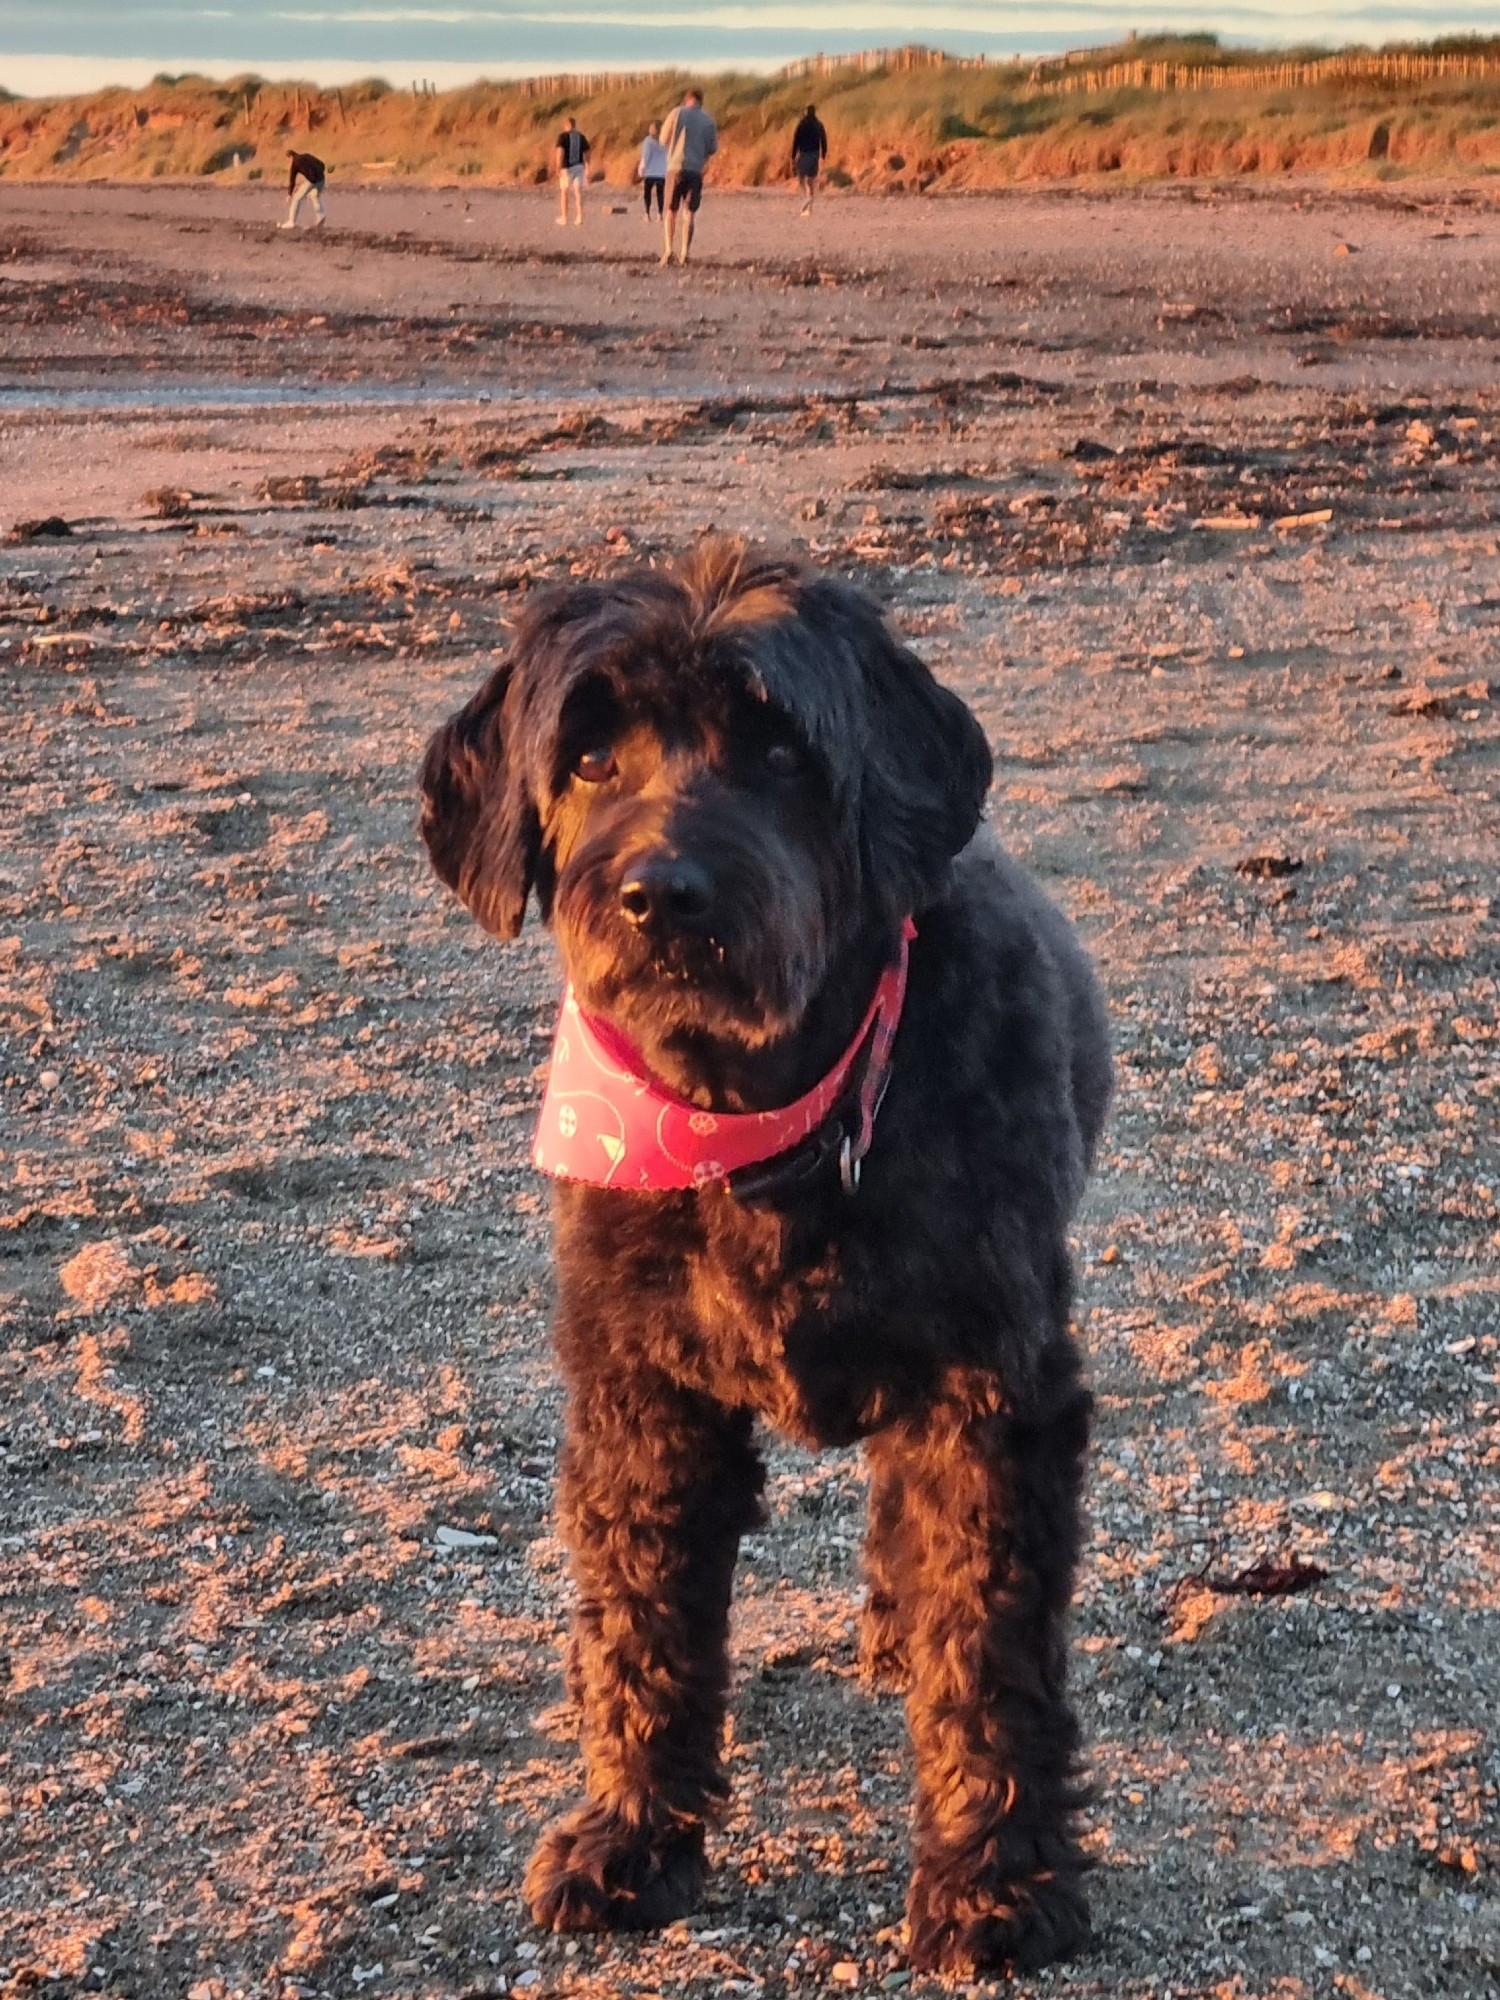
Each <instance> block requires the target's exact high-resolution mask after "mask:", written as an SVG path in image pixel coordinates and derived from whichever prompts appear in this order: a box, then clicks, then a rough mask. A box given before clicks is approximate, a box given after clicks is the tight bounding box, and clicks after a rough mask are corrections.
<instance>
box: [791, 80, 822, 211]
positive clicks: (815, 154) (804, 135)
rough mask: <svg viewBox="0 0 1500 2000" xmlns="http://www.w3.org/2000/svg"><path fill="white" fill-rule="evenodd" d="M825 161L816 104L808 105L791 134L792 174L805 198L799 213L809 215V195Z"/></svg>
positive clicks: (816, 185) (810, 205)
mask: <svg viewBox="0 0 1500 2000" xmlns="http://www.w3.org/2000/svg"><path fill="white" fill-rule="evenodd" d="M827 158H828V134H827V133H826V132H825V131H824V130H823V121H822V120H821V119H820V118H819V116H818V107H817V105H816V104H809V105H808V107H807V109H806V111H804V112H803V114H802V117H801V119H800V120H799V122H798V125H797V129H796V131H795V132H794V133H793V134H792V172H793V174H794V175H795V176H796V179H797V185H798V187H799V188H800V189H801V190H802V193H803V195H804V197H805V199H804V201H803V203H802V213H803V214H804V215H811V214H812V205H813V196H814V195H815V194H816V193H817V188H818V169H819V168H820V167H821V166H822V164H823V162H824V161H825V160H826V159H827Z"/></svg>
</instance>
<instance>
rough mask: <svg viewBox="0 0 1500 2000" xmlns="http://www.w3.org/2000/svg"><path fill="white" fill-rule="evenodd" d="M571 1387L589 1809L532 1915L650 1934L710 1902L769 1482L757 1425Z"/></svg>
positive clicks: (564, 1838)
mask: <svg viewBox="0 0 1500 2000" xmlns="http://www.w3.org/2000/svg"><path fill="white" fill-rule="evenodd" d="M570 1373H571V1374H572V1375H573V1379H572V1381H571V1383H570V1387H571V1391H572V1394H571V1401H570V1405H569V1412H568V1429H567V1437H566V1440H565V1443H564V1447H563V1463H562V1478H561V1484H560V1492H559V1509H560V1515H561V1525H562V1530H563V1535H564V1538H565V1539H566V1541H567V1543H568V1545H569V1548H570V1551H571V1554H572V1561H573V1571H574V1575H575V1577H576V1579H577V1583H578V1597H579V1602H578V1611H577V1616H576V1621H575V1626H574V1642H575V1648H576V1660H575V1665H576V1672H575V1676H574V1678H575V1686H576V1692H577V1694H578V1697H579V1701H580V1704H581V1708H582V1717H583V1752H584V1763H585V1770H586V1777H587V1791H588V1800H587V1803H586V1804H584V1805H582V1806H580V1807H579V1808H578V1809H577V1810H576V1811H575V1812H573V1813H570V1814H569V1815H568V1816H567V1817H566V1818H564V1819H561V1820H559V1821H557V1822H556V1823H555V1824H554V1825H553V1826H551V1827H549V1828H548V1830H547V1832H546V1833H545V1834H544V1836H543V1838H542V1841H541V1844H540V1846H539V1847H538V1848H537V1851H536V1853H535V1854H534V1855H533V1857H532V1860H531V1866H530V1868H529V1869H528V1870H527V1875H526V1899H527V1902H528V1903H529V1904H530V1907H531V1913H532V1915H533V1917H534V1918H535V1919H536V1921H537V1922H538V1923H539V1924H541V1925H542V1926H543V1927H544V1928H546V1929H549V1930H557V1931H576V1930H610V1929H619V1930H651V1929H655V1928H656V1927H657V1926H658V1925H661V1924H669V1923H672V1922H674V1921H675V1920H676V1919H677V1918H678V1917H681V1916H684V1915H685V1914H686V1913H687V1912H688V1911H690V1910H692V1909H693V1908H694V1907H695V1906H696V1904H697V1901H698V1896H699V1893H700V1891H701V1889H702V1885H703V1876H704V1870H705V1864H704V1852H703V1842H704V1827H705V1821H706V1819H707V1818H708V1816H709V1815H710V1814H711V1813H712V1811H713V1809H714V1807H715V1806H716V1805H717V1803H718V1801H719V1800H720V1799H721V1798H722V1796H723V1793H724V1780H723V1773H722V1770H721V1766H720V1759H719V1742H720V1736H721V1733H722V1726H723V1719H724V1696H725V1688H726V1684H727V1680H728V1661H727V1653H726V1645H727V1639H728V1626H729V1592H730V1582H731V1578H732V1575H733V1571H734V1561H735V1555H736V1551H737V1548H738V1544H739V1539H740V1536H741V1535H742V1534H743V1533H744V1532H745V1531H746V1529H747V1528H750V1527H752V1526H753V1525H754V1523H755V1522H756V1520H757V1519H758V1518H759V1508H760V1488H761V1480H762V1468H761V1465H760V1461H759V1460H758V1458H757V1457H756V1455H755V1452H754V1450H753V1448H752V1446H751V1440H750V1417H749V1415H748V1413H747V1412H745V1411H743V1410H728V1409H725V1408H724V1407H723V1406H722V1405H720V1404H718V1403H715V1402H713V1401H711V1400H710V1399H709V1398H708V1397H706V1396H703V1395H700V1394H698V1393H697V1392H695V1391H692V1390H688V1389H684V1388H682V1387H680V1386H679V1385H677V1384H676V1383H674V1382H672V1381H670V1380H669V1379H668V1378H667V1377H665V1376H663V1375H660V1374H658V1373H656V1372H655V1371H651V1370H647V1369H644V1368H641V1367H639V1366H636V1367H632V1368H629V1369H620V1370H610V1371H609V1372H608V1373H607V1374H606V1375H603V1376H600V1375H594V1374H590V1375H589V1376H588V1378H587V1379H584V1380H580V1379H578V1374H577V1371H576V1370H575V1371H570Z"/></svg>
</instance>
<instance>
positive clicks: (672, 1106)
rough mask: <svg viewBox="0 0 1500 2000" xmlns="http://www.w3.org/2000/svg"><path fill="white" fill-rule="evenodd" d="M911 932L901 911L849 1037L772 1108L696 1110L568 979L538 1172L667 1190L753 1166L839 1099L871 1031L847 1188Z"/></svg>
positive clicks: (879, 1085) (791, 1141) (876, 1093)
mask: <svg viewBox="0 0 1500 2000" xmlns="http://www.w3.org/2000/svg"><path fill="white" fill-rule="evenodd" d="M916 934H917V927H916V925H915V924H914V923H913V922H912V920H911V918H910V917H908V918H906V920H905V921H904V923H903V924H902V926H901V946H900V950H899V951H898V952H897V954H896V957H895V958H894V959H893V960H892V961H891V963H890V964H889V965H888V966H887V967H886V969H885V971H884V972H883V973H882V974H881V975H880V984H879V985H878V986H877V987H876V989H875V997H874V999H873V1000H872V1001H871V1002H870V1006H869V1011H868V1012H867V1013H866V1015H865V1018H864V1019H863V1020H862V1021H861V1022H860V1024H859V1028H858V1031H857V1032H856V1034H855V1037H854V1039H853V1041H852V1042H851V1043H850V1044H849V1046H848V1048H847V1049H845V1051H844V1053H843V1054H842V1055H841V1056H840V1057H839V1059H838V1061H837V1062H836V1063H835V1064H834V1066H833V1068H832V1069H831V1070H829V1072H828V1074H827V1075H826V1076H825V1077H824V1078H823V1080H822V1082H821V1083H818V1084H815V1085H814V1086H813V1088H812V1089H811V1090H810V1091H808V1092H807V1094H806V1096H804V1097H799V1098H798V1099H797V1101H796V1103H795V1104H788V1105H786V1106H784V1107H783V1108H782V1109H781V1110H779V1111H702V1110H700V1109H699V1108H698V1106H697V1105H696V1104H692V1103H689V1102H688V1101H687V1099H685V1098H681V1097H678V1096H677V1095H676V1094H675V1093H674V1092H672V1091H670V1090H668V1089H667V1087H666V1085H665V1084H662V1083H658V1082H657V1080H656V1078H655V1077H653V1076H652V1075H651V1074H650V1073H649V1071H648V1070H647V1069H646V1067H645V1065H644V1064H643V1063H642V1061H641V1059H640V1057H639V1055H638V1054H637V1053H636V1051H635V1050H634V1049H633V1048H632V1047H631V1045H630V1044H629V1043H628V1042H627V1041H626V1040H625V1039H624V1038H623V1037H622V1036H621V1035H619V1034H618V1033H617V1032H616V1031H615V1029H613V1028H612V1027H610V1025H609V1023H608V1022H607V1021H597V1020H592V1019H590V1017H589V1016H588V1015H587V1014H585V1013H584V1012H583V1010H582V1009H581V1008H580V1006H579V1005H578V1000H577V997H576V995H575V994H574V992H573V988H572V987H571V986H569V988H568V990H567V992H566V993H565V994H564V995H563V1004H562V1014H561V1017H560V1018H559V1020H558V1023H557V1037H556V1040H555V1041H554V1043H553V1045H552V1069H551V1074H550V1075H549V1077H548V1079H547V1093H546V1096H545V1097H544V1098H543V1099H542V1110H541V1116H540V1118H539V1119H538V1121H537V1132H536V1143H535V1145H534V1146H533V1148H532V1153H531V1157H532V1159H533V1160H534V1161H535V1163H536V1165H537V1166H539V1167H540V1168H541V1170H542V1172H543V1173H546V1174H552V1175H554V1176H555V1177H556V1178H557V1179H558V1180H565V1181H584V1182H587V1183H588V1185H589V1186H591V1187H613V1188H642V1189H651V1190H667V1189H681V1188H696V1187H704V1186H706V1185H708V1184H709V1183H710V1182H713V1181H725V1180H728V1179H729V1177H730V1175H731V1174H735V1173H738V1172H739V1171H740V1170H741V1168H744V1167H754V1166H760V1165H761V1164H762V1163H763V1162H765V1161H767V1160H773V1159H775V1158H776V1157H777V1156H778V1155H779V1154H782V1153H786V1152H789V1151H791V1149H792V1148H793V1147H795V1146H800V1145H801V1144H802V1143H803V1141H804V1140H806V1139H808V1138H810V1137H811V1135H812V1134H813V1133H815V1132H816V1131H817V1130H818V1128H819V1126H820V1125H822V1124H823V1122H824V1120H825V1119H826V1118H827V1117H828V1115H829V1113H830V1112H831V1111H832V1110H833V1108H834V1106H835V1105H836V1104H837V1103H838V1101H839V1098H840V1097H841V1096H842V1094H843V1092H844V1088H845V1086H846V1084H847V1083H848V1081H849V1078H850V1075H851V1073H852V1071H853V1069H854V1065H855V1063H856V1061H857V1060H858V1058H859V1056H860V1053H861V1051H862V1050H863V1049H864V1048H865V1047H866V1044H867V1043H868V1045H869V1056H868V1059H867V1061H866V1063H865V1067H864V1074H863V1075H862V1076H861V1078H860V1084H859V1131H858V1134H857V1135H850V1136H849V1137H848V1138H846V1140H845V1142H844V1150H843V1153H842V1155H841V1159H840V1165H841V1169H842V1172H843V1178H844V1185H845V1187H846V1188H849V1189H850V1190H851V1191H852V1189H853V1187H854V1186H856V1185H857V1184H858V1179H859V1163H860V1161H861V1160H862V1159H863V1158H864V1156H865V1154H866V1153H867V1152H868V1151H869V1149H870V1142H871V1140H872V1139H873V1138H874V1136H875V1114H876V1113H877V1112H878V1111H879V1109H880V1100H881V1098H882V1097H883V1096H884V1095H885V1086H886V1083H887V1081H888V1079H889V1075H890V1066H891V1045H892V1044H893V1043H894V1041H895V1039H896V1029H897V1026H898V1025H899V1023H900V1020H901V1008H902V1005H903V1003H904V1001H905V999H906V968H907V960H908V956H909V948H910V943H911V940H912V939H913V938H914V937H915V936H916Z"/></svg>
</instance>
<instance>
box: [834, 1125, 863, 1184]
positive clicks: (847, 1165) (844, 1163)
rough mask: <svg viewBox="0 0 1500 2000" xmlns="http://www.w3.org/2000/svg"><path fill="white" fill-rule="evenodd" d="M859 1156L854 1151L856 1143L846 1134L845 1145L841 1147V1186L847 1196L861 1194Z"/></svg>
mask: <svg viewBox="0 0 1500 2000" xmlns="http://www.w3.org/2000/svg"><path fill="white" fill-rule="evenodd" d="M859 1169H860V1159H859V1155H858V1154H857V1153H856V1152H855V1150H854V1141H853V1139H852V1138H851V1137H850V1136H849V1134H848V1133H847V1132H846V1133H845V1134H844V1143H843V1144H842V1145H841V1146H840V1147H839V1185H840V1187H842V1189H843V1190H844V1193H845V1194H858V1192H859Z"/></svg>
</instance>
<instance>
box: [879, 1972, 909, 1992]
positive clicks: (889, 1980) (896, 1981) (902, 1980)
mask: <svg viewBox="0 0 1500 2000" xmlns="http://www.w3.org/2000/svg"><path fill="white" fill-rule="evenodd" d="M910 1985H911V1974H910V1972H909V1971H907V1970H906V1969H905V1968H904V1967H903V1968H902V1970H901V1971H900V1972H888V1973H887V1974H886V1975H885V1978H884V1979H882V1980H881V1982H880V1990H881V1992H882V1993H899V1992H900V1991H901V1989H902V1987H903V1986H910Z"/></svg>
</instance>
